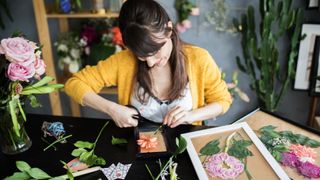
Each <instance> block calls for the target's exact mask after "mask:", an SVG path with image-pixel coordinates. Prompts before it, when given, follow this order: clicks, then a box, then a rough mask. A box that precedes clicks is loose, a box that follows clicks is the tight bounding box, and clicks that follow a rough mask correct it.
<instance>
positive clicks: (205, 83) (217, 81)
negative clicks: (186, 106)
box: [65, 45, 232, 124]
mask: <svg viewBox="0 0 320 180" xmlns="http://www.w3.org/2000/svg"><path fill="white" fill-rule="evenodd" d="M184 52H185V55H186V57H187V60H186V64H187V71H188V72H187V73H188V78H189V85H190V88H191V95H192V105H193V109H197V108H199V107H202V106H204V105H205V104H209V103H212V102H217V103H219V104H221V106H222V107H223V113H225V112H226V111H227V110H228V109H229V107H230V104H231V102H232V99H231V96H230V93H229V91H228V88H227V86H226V83H225V82H224V81H223V80H222V79H221V73H220V70H219V68H218V66H217V65H216V63H215V62H214V60H213V58H212V57H211V55H210V54H209V53H208V51H206V50H204V49H202V48H199V47H195V46H191V45H185V46H184ZM136 61H137V60H136V59H135V57H134V55H133V54H132V52H131V51H129V50H123V51H121V52H119V53H117V54H114V55H112V56H111V57H109V58H108V59H106V60H103V61H100V62H99V63H98V64H97V65H96V66H86V67H85V68H84V69H82V70H81V71H80V72H77V73H75V74H73V76H72V77H71V78H70V79H69V80H68V81H67V82H66V84H65V91H66V93H67V94H68V95H69V96H71V97H72V98H73V99H74V100H75V101H76V102H78V103H80V104H81V105H83V104H82V99H83V96H84V95H85V94H86V93H88V92H95V93H99V92H100V90H101V89H102V88H103V87H110V86H117V87H118V102H119V104H122V105H127V104H129V103H130V95H131V92H132V89H133V88H132V87H133V83H134V76H135V72H136V68H137V66H136ZM173 81H175V79H173ZM196 124H198V123H196Z"/></svg>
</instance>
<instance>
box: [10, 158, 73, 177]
mask: <svg viewBox="0 0 320 180" xmlns="http://www.w3.org/2000/svg"><path fill="white" fill-rule="evenodd" d="M62 163H64V162H63V161H62ZM64 164H65V163H64ZM16 166H17V168H18V169H19V170H20V172H15V173H14V174H13V175H12V176H8V177H6V178H4V180H17V179H19V180H20V179H21V180H28V179H50V180H58V179H60V180H61V179H67V178H62V176H59V177H51V176H50V175H48V174H47V173H46V172H44V171H43V170H41V169H39V168H37V167H34V168H32V167H31V166H30V165H29V164H28V163H26V162H24V161H16ZM67 175H68V178H69V179H70V180H73V175H72V173H71V172H70V171H69V169H68V171H67Z"/></svg>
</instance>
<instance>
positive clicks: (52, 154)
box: [0, 114, 206, 180]
mask: <svg viewBox="0 0 320 180" xmlns="http://www.w3.org/2000/svg"><path fill="white" fill-rule="evenodd" d="M43 121H47V122H56V121H60V122H62V123H63V124H64V128H65V130H66V135H69V134H72V137H71V138H68V139H67V141H68V142H67V143H66V144H60V143H58V144H56V145H55V146H56V147H57V151H55V150H54V149H53V148H50V149H48V150H47V151H43V149H44V148H45V147H47V145H48V144H46V143H45V142H43V141H42V140H41V137H43V132H42V130H41V125H42V123H43ZM105 122H106V120H103V119H91V118H74V117H62V116H48V115H35V114H29V115H28V117H27V123H26V130H27V133H28V135H29V137H30V138H31V140H32V146H31V148H30V149H29V150H27V151H25V152H23V153H20V154H17V155H4V154H3V153H1V152H0V179H3V178H4V177H6V176H9V175H12V174H13V172H17V171H18V169H17V168H16V166H15V161H17V160H22V161H26V162H27V163H28V164H30V166H31V167H38V168H40V169H42V170H44V171H45V172H47V173H48V174H49V175H51V176H59V175H63V174H65V173H66V170H65V169H63V167H62V166H63V165H62V164H61V162H60V160H62V161H65V162H69V161H70V160H72V159H74V157H73V156H71V152H72V150H73V149H75V146H74V145H73V143H75V142H76V141H78V140H82V141H90V142H94V140H95V138H96V137H97V135H98V133H99V130H100V129H101V128H102V126H103V125H104V123H105ZM203 128H206V127H199V126H191V125H181V126H178V127H177V128H173V129H169V130H168V131H167V133H168V134H169V137H170V139H171V140H175V137H177V136H179V134H181V133H185V132H189V131H195V130H199V129H203ZM112 136H115V137H118V138H125V139H127V140H128V144H127V145H125V146H114V145H112V144H111V138H112ZM47 139H48V138H47ZM48 140H50V142H53V139H48ZM95 152H96V154H97V155H98V156H101V157H103V158H104V159H105V160H106V165H105V166H104V167H109V166H110V165H111V164H112V163H114V164H115V165H116V164H117V163H118V162H120V163H122V164H129V163H132V166H131V168H130V170H129V172H128V174H127V176H126V179H136V180H142V179H151V178H150V176H149V173H148V172H147V170H146V168H145V164H147V165H148V166H149V167H150V169H151V171H152V172H153V174H156V175H157V174H158V173H159V171H160V170H159V165H158V164H157V163H156V161H157V160H158V159H159V158H147V159H140V158H136V153H137V149H136V141H135V139H134V128H118V127H117V126H115V124H114V123H113V121H112V120H111V121H110V123H109V124H108V125H107V127H106V128H105V130H104V132H103V134H102V135H101V137H100V139H99V141H98V143H97V147H96V150H95ZM161 160H162V162H163V163H165V162H166V161H167V160H168V158H161ZM175 162H177V163H178V168H177V174H178V176H179V178H180V179H183V180H185V179H190V180H192V179H198V178H197V175H196V172H195V170H194V168H193V165H192V163H191V160H190V158H189V155H188V153H187V151H185V152H184V153H183V154H180V155H179V156H178V157H177V159H175ZM98 178H101V179H106V178H105V177H104V175H103V174H102V172H100V171H97V172H94V173H91V174H88V175H84V176H81V177H79V178H77V179H98Z"/></svg>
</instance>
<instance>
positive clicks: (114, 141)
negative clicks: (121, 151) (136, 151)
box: [111, 136, 128, 145]
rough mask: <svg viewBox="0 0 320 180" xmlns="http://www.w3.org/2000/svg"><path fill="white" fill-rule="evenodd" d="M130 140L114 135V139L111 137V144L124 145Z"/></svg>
mask: <svg viewBox="0 0 320 180" xmlns="http://www.w3.org/2000/svg"><path fill="white" fill-rule="evenodd" d="M127 143H128V141H127V140H126V139H123V138H115V137H113V136H112V139H111V144H112V145H117V144H120V145H123V144H127Z"/></svg>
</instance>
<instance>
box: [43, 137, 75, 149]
mask: <svg viewBox="0 0 320 180" xmlns="http://www.w3.org/2000/svg"><path fill="white" fill-rule="evenodd" d="M71 136H72V134H70V135H68V136H65V137H63V138H60V139H57V140H56V141H54V142H53V143H51V144H50V145H49V146H47V147H46V148H44V149H43V151H46V150H47V149H49V148H50V147H51V146H53V145H55V144H57V143H58V142H61V141H64V140H66V139H67V138H69V137H71Z"/></svg>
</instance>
